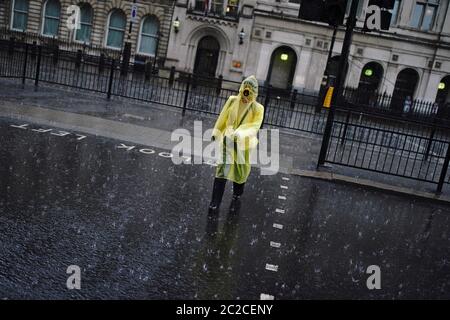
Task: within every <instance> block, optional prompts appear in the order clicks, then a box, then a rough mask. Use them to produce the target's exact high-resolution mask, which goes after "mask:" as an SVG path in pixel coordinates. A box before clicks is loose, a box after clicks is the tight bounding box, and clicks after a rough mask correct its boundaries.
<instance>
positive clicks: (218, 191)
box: [211, 178, 245, 206]
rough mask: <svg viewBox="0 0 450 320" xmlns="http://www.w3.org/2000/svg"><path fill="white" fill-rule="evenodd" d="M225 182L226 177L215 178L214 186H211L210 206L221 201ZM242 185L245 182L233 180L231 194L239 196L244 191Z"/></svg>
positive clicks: (217, 204)
mask: <svg viewBox="0 0 450 320" xmlns="http://www.w3.org/2000/svg"><path fill="white" fill-rule="evenodd" d="M226 183H227V179H222V178H215V179H214V186H213V194H212V201H211V205H212V206H219V205H220V203H221V202H222V197H223V193H224V191H225V185H226ZM244 185H245V183H242V184H240V183H236V182H233V195H235V196H239V197H240V196H241V195H242V194H243V193H244Z"/></svg>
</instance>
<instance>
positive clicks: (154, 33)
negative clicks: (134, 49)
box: [139, 16, 159, 56]
mask: <svg viewBox="0 0 450 320" xmlns="http://www.w3.org/2000/svg"><path fill="white" fill-rule="evenodd" d="M158 33H159V21H158V19H157V18H156V17H155V16H148V17H146V18H145V19H144V20H143V22H142V25H141V33H140V38H139V53H144V54H149V55H152V56H155V55H156V49H157V46H158Z"/></svg>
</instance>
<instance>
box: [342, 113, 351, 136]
mask: <svg viewBox="0 0 450 320" xmlns="http://www.w3.org/2000/svg"><path fill="white" fill-rule="evenodd" d="M349 121H350V110H348V111H347V116H346V117H345V125H344V130H343V132H342V137H341V144H344V143H345V137H346V136H347V130H348V123H349Z"/></svg>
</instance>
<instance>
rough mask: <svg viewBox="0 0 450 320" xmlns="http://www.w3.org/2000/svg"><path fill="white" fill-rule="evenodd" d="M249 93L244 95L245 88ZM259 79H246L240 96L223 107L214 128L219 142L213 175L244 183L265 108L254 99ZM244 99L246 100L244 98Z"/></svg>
mask: <svg viewBox="0 0 450 320" xmlns="http://www.w3.org/2000/svg"><path fill="white" fill-rule="evenodd" d="M246 90H248V92H246V93H247V94H248V95H247V96H244V91H246ZM257 96H258V81H257V80H256V78H255V77H254V76H250V77H248V78H246V79H245V80H244V81H243V82H242V84H241V86H240V89H239V95H237V96H231V97H229V98H228V100H227V102H226V103H225V105H224V106H223V109H222V112H221V113H220V115H219V118H218V119H217V121H216V124H215V126H214V130H213V137H214V139H215V141H218V143H219V144H220V146H219V150H221V151H222V152H221V154H220V155H219V157H218V165H217V169H216V177H217V178H224V179H228V180H231V181H233V182H236V183H240V184H242V183H244V182H246V181H247V178H248V176H249V174H250V169H251V165H250V152H251V150H252V149H254V148H255V147H256V145H257V144H258V139H257V133H258V130H259V128H260V127H261V124H262V121H263V117H264V107H263V106H262V105H261V104H259V103H258V102H256V98H257ZM243 98H244V99H245V100H247V103H245V102H244V101H243Z"/></svg>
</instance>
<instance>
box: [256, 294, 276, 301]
mask: <svg viewBox="0 0 450 320" xmlns="http://www.w3.org/2000/svg"><path fill="white" fill-rule="evenodd" d="M259 299H260V300H274V299H275V297H274V296H271V295H270V294H266V293H261V295H260V296H259Z"/></svg>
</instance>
